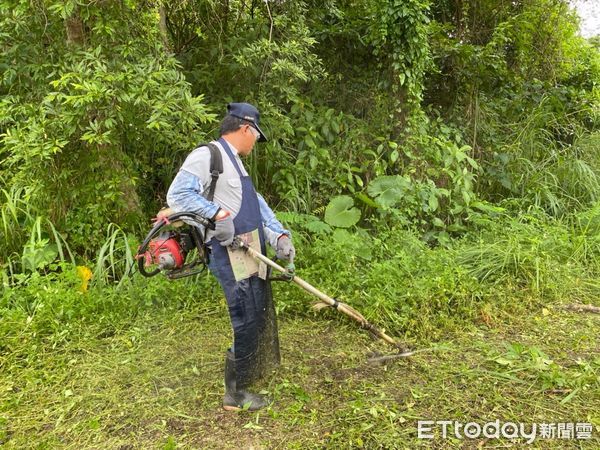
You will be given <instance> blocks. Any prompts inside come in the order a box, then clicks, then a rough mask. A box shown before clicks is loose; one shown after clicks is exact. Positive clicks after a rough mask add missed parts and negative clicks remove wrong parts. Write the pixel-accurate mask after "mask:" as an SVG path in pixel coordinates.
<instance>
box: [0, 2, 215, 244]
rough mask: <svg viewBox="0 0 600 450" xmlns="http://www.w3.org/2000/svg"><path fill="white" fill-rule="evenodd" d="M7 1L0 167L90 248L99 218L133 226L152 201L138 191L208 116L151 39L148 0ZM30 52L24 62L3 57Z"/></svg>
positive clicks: (161, 177)
mask: <svg viewBox="0 0 600 450" xmlns="http://www.w3.org/2000/svg"><path fill="white" fill-rule="evenodd" d="M4 3H5V4H6V5H3V6H4V7H6V8H10V9H12V10H13V14H11V15H8V16H5V17H3V19H2V21H1V22H0V30H2V32H3V33H4V34H3V36H9V35H10V36H11V39H6V37H5V38H4V40H3V44H2V45H3V48H5V54H4V56H3V58H4V62H5V64H4V68H5V71H4V82H3V85H2V87H1V89H2V90H5V91H6V92H7V93H8V92H10V95H9V96H8V97H7V98H6V99H5V100H4V101H3V102H2V103H1V105H0V124H1V126H2V130H3V134H2V135H1V140H0V152H1V153H2V155H3V160H4V162H5V164H4V165H3V168H2V172H1V175H2V177H3V179H4V182H5V183H6V185H7V186H10V187H13V188H16V189H17V190H18V191H19V192H21V193H22V195H24V196H26V198H27V202H28V203H29V204H30V205H31V208H32V209H33V210H35V211H36V213H37V214H43V215H46V216H48V217H49V218H50V219H51V220H52V222H53V223H54V224H56V226H57V227H59V229H61V230H65V229H67V228H68V229H69V234H70V236H69V240H70V243H71V245H72V246H73V247H74V249H76V250H77V252H78V253H81V254H84V255H86V256H89V254H90V253H91V252H93V251H95V250H96V249H97V248H98V247H99V246H100V245H101V240H100V239H98V238H97V237H96V236H98V233H97V232H96V230H98V229H102V228H104V227H105V224H107V223H110V222H119V223H121V224H123V225H124V226H128V227H132V226H133V225H136V224H138V223H139V220H140V216H141V215H142V214H143V213H144V211H146V210H147V208H148V207H150V208H152V209H153V208H156V203H155V198H154V195H152V196H150V197H149V198H146V199H143V198H140V194H141V193H142V192H144V191H145V193H146V195H147V194H148V193H152V191H153V190H154V189H155V188H156V183H157V181H162V183H163V185H162V188H163V189H164V188H165V186H166V183H167V182H168V181H167V180H168V179H169V178H170V177H171V170H170V169H172V165H173V162H172V155H173V151H174V150H175V152H176V151H177V149H179V150H180V151H186V150H187V149H189V148H190V147H191V146H193V144H194V143H195V142H196V140H197V139H198V134H197V132H196V127H197V124H198V123H199V122H206V121H208V120H210V119H211V118H212V116H211V115H210V114H209V113H208V111H207V109H206V108H205V106H204V105H203V103H202V97H201V96H199V97H193V96H191V95H190V92H189V85H188V84H187V83H186V82H185V80H184V79H183V77H182V75H181V73H180V71H179V66H178V63H177V62H176V61H175V59H174V58H172V57H171V56H169V55H167V54H166V53H165V52H164V50H163V49H162V48H161V46H160V44H158V43H157V42H156V40H157V37H158V36H159V33H158V27H155V29H153V28H150V27H149V25H150V23H151V22H150V21H151V20H152V17H153V12H152V10H151V9H146V10H138V9H137V8H136V6H135V5H133V4H128V3H126V4H119V6H117V7H115V8H111V7H110V6H109V5H103V4H102V5H87V4H85V5H84V4H78V3H77V2H69V3H67V4H66V5H67V6H65V5H64V4H62V3H61V4H60V5H59V4H49V5H45V6H35V7H33V6H32V7H31V10H30V11H27V7H26V6H25V4H23V3H20V2H10V1H7V2H4ZM13 3H14V4H13ZM8 4H11V5H8ZM113 6H115V5H113ZM46 7H47V9H46ZM6 8H5V9H6ZM7 10H8V9H7ZM27 12H29V14H27ZM44 17H50V18H51V19H52V20H51V23H52V24H53V25H52V26H51V27H50V28H49V29H48V28H47V27H46V26H44V27H42V22H43V20H44ZM133 18H135V20H133ZM132 21H133V24H134V26H131V22H132ZM25 23H27V24H28V26H25ZM117 29H119V30H120V31H119V32H118V33H117V31H116V30H117ZM141 29H144V30H145V33H144V34H139V31H140V30H141ZM65 31H66V32H67V36H64V32H65ZM78 33H79V34H78ZM43 36H44V39H46V40H47V44H46V47H47V48H46V50H45V51H44V52H43V53H42V52H41V51H40V50H41V49H40V48H39V46H38V44H37V42H39V41H40V40H42V37H43ZM27 52H29V53H30V54H31V55H30V56H31V58H30V59H29V60H26V61H27V62H23V63H22V64H18V63H14V64H10V65H8V64H7V63H8V62H9V61H12V60H13V59H14V61H25V60H23V58H21V57H20V56H19V55H21V54H24V53H27ZM48 54H51V55H52V57H51V58H47V55H48ZM9 89H10V90H9ZM173 147H174V148H173ZM148 148H151V151H148ZM167 156H168V159H167V158H165V157H167ZM165 162H166V163H167V166H166V169H167V170H164V169H163V168H162V166H163V165H164V164H165ZM88 251H89V252H90V253H87V252H88Z"/></svg>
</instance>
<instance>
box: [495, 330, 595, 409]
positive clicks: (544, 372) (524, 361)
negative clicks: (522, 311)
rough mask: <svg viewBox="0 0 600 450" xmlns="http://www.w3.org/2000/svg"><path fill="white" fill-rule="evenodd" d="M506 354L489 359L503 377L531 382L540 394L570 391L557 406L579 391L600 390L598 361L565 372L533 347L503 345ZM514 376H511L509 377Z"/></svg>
mask: <svg viewBox="0 0 600 450" xmlns="http://www.w3.org/2000/svg"><path fill="white" fill-rule="evenodd" d="M505 348H506V352H505V353H503V354H501V355H496V356H494V357H493V361H494V362H495V363H496V364H497V365H498V366H500V368H501V369H504V370H500V371H499V373H500V374H503V375H505V376H506V377H510V378H513V377H515V376H516V377H518V379H520V380H523V381H525V380H528V381H533V382H535V383H536V384H538V385H539V387H540V388H541V390H547V389H551V388H571V389H573V391H572V392H571V394H569V395H568V396H567V397H565V398H564V399H563V400H562V402H561V403H566V402H568V401H569V400H571V398H573V396H574V395H576V394H577V393H578V392H579V391H580V390H590V389H591V390H593V389H597V388H598V387H599V386H600V360H598V359H596V360H595V361H592V362H585V361H581V360H578V361H576V364H575V365H573V366H571V367H568V368H565V367H562V366H561V365H559V364H557V363H556V362H555V361H553V360H552V359H551V358H550V357H549V356H548V355H546V354H545V353H544V352H543V351H542V350H540V349H539V348H537V347H528V346H526V345H523V344H520V343H516V342H515V343H511V344H508V343H507V344H505ZM513 374H515V375H513Z"/></svg>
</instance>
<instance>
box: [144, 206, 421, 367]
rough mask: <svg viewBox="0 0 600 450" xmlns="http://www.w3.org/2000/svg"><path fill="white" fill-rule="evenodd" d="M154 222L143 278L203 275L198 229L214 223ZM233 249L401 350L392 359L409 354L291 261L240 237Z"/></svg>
mask: <svg viewBox="0 0 600 450" xmlns="http://www.w3.org/2000/svg"><path fill="white" fill-rule="evenodd" d="M155 220H156V224H155V225H154V227H153V228H152V230H150V232H149V233H148V235H147V236H146V238H145V239H144V241H143V243H142V245H140V247H139V249H138V252H137V255H136V259H137V260H138V269H139V271H140V273H141V274H142V275H143V276H145V277H153V276H155V275H158V274H159V273H164V274H165V275H166V276H167V278H169V279H171V280H173V279H178V278H183V277H188V276H192V275H197V274H198V273H200V272H202V271H203V270H204V269H205V268H206V265H207V264H208V252H207V251H206V248H205V245H204V233H202V232H201V231H200V230H201V229H199V228H198V227H202V228H204V229H205V230H206V229H207V228H210V229H214V223H212V222H211V221H209V220H207V219H204V218H203V217H201V216H199V215H197V214H194V213H187V212H182V213H177V214H171V213H170V211H169V210H165V211H162V212H161V213H160V214H159V216H158V217H157V218H156V219H155ZM232 247H233V248H242V249H244V250H245V251H246V252H247V253H248V254H250V255H251V256H252V257H253V258H255V259H257V260H258V261H260V262H263V263H264V264H266V265H267V266H269V267H271V268H272V269H275V270H277V271H278V272H281V273H282V274H283V275H282V277H280V278H274V279H280V280H281V279H284V280H286V281H293V282H294V283H296V284H297V285H298V286H300V287H301V288H302V289H304V290H306V291H308V292H310V293H311V294H313V295H314V296H316V297H318V298H319V299H320V300H321V302H320V303H317V304H316V305H315V308H316V309H317V310H320V309H322V308H325V307H328V306H329V307H332V308H334V309H337V310H338V311H340V312H342V313H344V314H346V315H347V316H349V317H351V318H352V319H353V320H354V321H356V322H358V323H359V324H360V326H361V327H362V328H364V329H366V330H368V331H369V332H371V333H372V334H373V335H374V336H376V337H378V338H380V339H383V340H384V341H385V342H387V343H388V344H390V345H393V346H394V347H395V348H397V349H398V350H399V351H400V353H399V354H397V355H395V356H394V358H399V357H404V356H410V355H411V354H412V352H410V351H408V350H406V349H405V348H404V347H402V346H401V345H400V344H398V343H397V342H396V341H395V340H394V339H392V338H391V337H390V336H388V335H387V334H386V333H385V332H383V331H382V330H380V329H378V328H376V327H375V326H374V325H373V324H371V323H370V322H369V321H368V320H367V319H365V318H364V316H363V315H362V314H360V313H359V312H358V311H356V310H355V309H354V308H352V307H351V306H349V305H347V304H346V303H342V302H340V301H339V300H337V299H335V298H332V297H329V296H328V295H326V294H324V293H323V292H321V291H319V290H318V289H316V288H315V287H314V286H311V285H310V284H308V283H307V282H306V281H304V280H303V279H301V278H300V277H298V276H296V275H295V273H294V270H293V262H291V263H290V265H289V266H288V268H283V267H282V266H280V265H279V264H277V263H276V262H275V261H272V260H270V259H269V258H268V257H266V256H264V255H263V254H261V253H259V252H257V251H255V250H254V249H252V248H250V247H249V246H248V245H246V244H245V243H244V242H243V241H242V240H241V239H240V238H236V239H235V241H234V242H233V244H232ZM194 251H195V255H194V256H193V257H192V256H189V255H191V254H193V253H194ZM186 258H188V259H189V258H193V259H192V261H191V262H188V263H186Z"/></svg>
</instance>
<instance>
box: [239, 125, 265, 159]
mask: <svg viewBox="0 0 600 450" xmlns="http://www.w3.org/2000/svg"><path fill="white" fill-rule="evenodd" d="M242 133H243V139H242V144H243V145H241V146H240V147H241V148H239V149H238V151H239V153H240V155H242V156H247V155H249V154H250V152H252V149H253V148H254V144H256V141H257V140H258V138H259V137H260V133H259V132H258V131H257V130H256V128H254V127H253V126H252V125H247V124H246V125H242Z"/></svg>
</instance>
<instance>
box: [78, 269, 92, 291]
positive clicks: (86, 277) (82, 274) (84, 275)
mask: <svg viewBox="0 0 600 450" xmlns="http://www.w3.org/2000/svg"><path fill="white" fill-rule="evenodd" d="M77 276H78V277H79V278H81V286H80V287H79V290H80V291H81V292H85V291H87V289H88V283H89V281H90V280H91V279H92V271H91V270H90V269H89V268H88V267H86V266H77Z"/></svg>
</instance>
